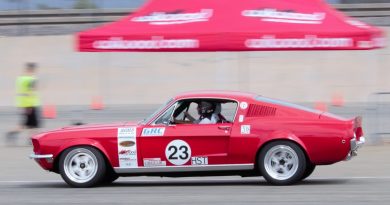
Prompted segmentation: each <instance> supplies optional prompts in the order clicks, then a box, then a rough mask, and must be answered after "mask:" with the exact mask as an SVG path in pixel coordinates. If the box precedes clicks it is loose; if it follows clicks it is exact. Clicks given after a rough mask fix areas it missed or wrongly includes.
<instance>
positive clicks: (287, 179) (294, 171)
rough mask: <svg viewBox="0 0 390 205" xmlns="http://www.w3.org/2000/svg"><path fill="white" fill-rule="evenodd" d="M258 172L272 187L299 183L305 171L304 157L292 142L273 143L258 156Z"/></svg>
mask: <svg viewBox="0 0 390 205" xmlns="http://www.w3.org/2000/svg"><path fill="white" fill-rule="evenodd" d="M258 159H259V163H258V166H259V170H260V172H261V174H262V175H263V177H264V178H265V179H266V180H267V181H268V182H269V183H271V184H274V185H290V184H293V183H296V182H298V181H300V180H301V179H302V177H303V175H304V173H305V170H306V157H305V153H304V152H303V151H302V149H301V148H300V147H299V146H298V145H296V144H295V143H293V142H289V141H274V142H271V143H269V144H267V145H266V146H265V147H264V148H263V149H262V150H261V151H260V155H259V158H258Z"/></svg>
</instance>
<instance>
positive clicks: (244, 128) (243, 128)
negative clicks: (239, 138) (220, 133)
mask: <svg viewBox="0 0 390 205" xmlns="http://www.w3.org/2000/svg"><path fill="white" fill-rule="evenodd" d="M250 133H251V126H250V125H241V134H243V135H247V134H250Z"/></svg>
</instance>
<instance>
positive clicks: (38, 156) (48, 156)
mask: <svg viewBox="0 0 390 205" xmlns="http://www.w3.org/2000/svg"><path fill="white" fill-rule="evenodd" d="M52 158H53V155H52V154H30V159H52Z"/></svg>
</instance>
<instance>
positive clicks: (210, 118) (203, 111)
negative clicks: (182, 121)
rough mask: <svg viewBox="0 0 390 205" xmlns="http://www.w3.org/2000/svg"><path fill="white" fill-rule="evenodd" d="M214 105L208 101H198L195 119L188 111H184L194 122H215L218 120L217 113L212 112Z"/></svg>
mask: <svg viewBox="0 0 390 205" xmlns="http://www.w3.org/2000/svg"><path fill="white" fill-rule="evenodd" d="M215 107H216V105H215V104H214V103H211V102H208V101H201V102H199V103H198V107H197V110H198V114H199V119H197V120H195V118H193V117H192V116H191V115H190V114H189V113H187V112H185V113H184V114H185V115H186V117H187V118H188V119H189V120H190V121H192V122H193V123H195V124H216V123H217V122H218V119H219V117H218V115H216V114H215V113H214V111H215Z"/></svg>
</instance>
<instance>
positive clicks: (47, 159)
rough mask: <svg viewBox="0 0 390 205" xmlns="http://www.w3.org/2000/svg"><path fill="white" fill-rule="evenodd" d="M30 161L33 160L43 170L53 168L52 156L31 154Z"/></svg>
mask: <svg viewBox="0 0 390 205" xmlns="http://www.w3.org/2000/svg"><path fill="white" fill-rule="evenodd" d="M30 159H34V160H35V161H36V162H37V163H38V164H39V165H40V166H41V167H42V168H43V169H46V170H51V169H52V168H53V161H54V158H53V155H52V154H31V155H30Z"/></svg>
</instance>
